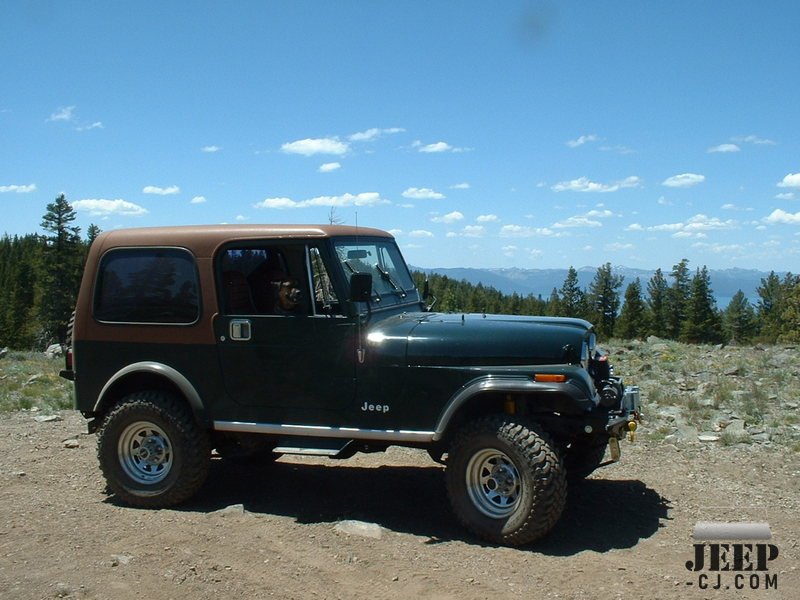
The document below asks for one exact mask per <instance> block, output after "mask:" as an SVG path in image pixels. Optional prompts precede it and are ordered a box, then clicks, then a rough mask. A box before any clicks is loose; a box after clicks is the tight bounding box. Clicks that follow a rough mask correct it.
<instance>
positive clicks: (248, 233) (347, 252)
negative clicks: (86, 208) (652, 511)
mask: <svg viewBox="0 0 800 600" xmlns="http://www.w3.org/2000/svg"><path fill="white" fill-rule="evenodd" d="M427 287H428V286H427V284H426V285H425V286H424V288H425V289H424V290H423V291H422V292H421V291H420V290H419V289H418V288H417V287H416V286H415V284H414V280H413V279H412V276H411V274H410V272H409V269H408V267H407V266H406V263H405V262H404V260H403V257H402V255H401V254H400V251H399V249H398V247H397V245H396V243H395V240H394V238H393V237H392V236H391V235H390V234H388V233H386V232H384V231H380V230H377V229H366V228H358V227H345V226H320V225H252V226H239V225H215V226H187V227H163V228H141V229H127V230H116V231H110V232H106V233H103V234H102V235H100V236H99V237H98V238H97V239H96V240H95V241H94V243H93V244H92V246H91V249H90V251H89V254H88V257H87V261H86V267H85V271H84V275H83V279H82V282H81V287H80V291H79V294H78V299H77V305H76V311H75V317H74V323H73V324H72V327H71V340H70V343H69V347H68V349H67V353H66V362H67V364H66V368H65V369H64V370H63V371H62V373H61V375H62V376H63V377H65V378H67V379H69V380H72V381H73V382H74V386H75V406H76V408H77V409H78V410H79V411H80V412H81V413H82V414H83V415H84V417H85V418H86V419H87V420H88V429H89V433H95V432H96V434H97V454H98V459H99V463H100V469H101V471H102V473H103V475H104V477H105V479H106V481H107V484H108V490H109V491H110V493H112V494H113V495H114V496H115V497H116V498H118V499H119V500H120V501H122V502H123V503H126V504H129V505H133V506H139V507H150V508H158V507H166V506H171V505H175V504H177V503H180V502H183V501H185V500H187V499H188V498H189V497H191V496H192V495H193V494H195V493H196V492H197V491H198V490H199V489H200V487H201V486H202V485H203V482H204V481H205V479H206V476H207V473H208V469H209V464H210V461H211V457H212V451H213V452H214V453H215V454H216V455H218V456H219V457H221V458H222V459H223V460H224V459H228V460H236V461H250V462H254V463H261V464H263V463H267V462H269V461H272V460H274V459H276V458H277V457H279V456H281V455H283V454H302V455H314V456H327V457H330V458H348V457H351V456H353V455H354V454H355V453H356V452H375V451H383V450H385V449H386V448H387V447H389V446H391V445H399V446H406V447H411V448H420V449H425V450H427V452H428V453H429V454H430V456H431V457H432V459H433V460H436V461H438V462H440V463H442V464H444V465H445V466H446V468H445V475H444V478H445V487H446V490H447V495H448V496H449V500H450V503H451V505H452V509H453V512H454V513H455V515H456V517H457V518H458V520H459V521H460V522H461V523H462V524H463V525H464V526H465V527H466V528H467V529H468V530H470V531H471V532H473V533H474V534H475V535H476V536H478V537H480V538H482V539H484V540H487V541H490V542H492V543H497V544H504V545H511V546H516V545H521V544H527V543H529V542H532V541H533V540H536V539H538V538H540V537H541V536H543V535H545V534H546V533H547V532H548V531H549V530H551V529H552V527H553V526H554V525H555V523H556V521H557V520H558V519H559V517H560V515H561V513H562V511H563V509H564V504H565V501H566V490H567V478H568V477H570V478H580V477H585V476H586V475H588V474H589V473H591V472H592V471H593V470H594V469H595V468H597V467H598V466H600V465H601V463H602V461H603V458H604V453H605V451H606V448H607V447H608V448H609V449H610V456H611V459H612V461H616V460H618V459H619V455H620V451H619V442H618V440H620V439H623V438H624V437H625V436H626V434H628V433H629V432H630V433H631V435H632V432H633V430H634V429H635V427H636V421H637V420H638V402H639V394H638V390H637V389H636V388H632V387H631V388H626V387H625V386H624V385H623V381H622V378H620V377H617V376H615V375H614V374H613V370H612V368H611V366H610V364H609V362H608V358H607V355H606V354H605V353H604V352H603V351H601V350H600V349H599V348H598V347H597V345H596V336H595V334H594V332H593V330H592V326H591V324H589V323H588V322H586V321H583V320H580V319H568V318H548V317H538V316H508V315H488V314H445V313H437V312H432V310H431V305H432V304H434V303H435V299H434V300H433V301H432V302H431V305H429V304H428V302H429V300H431V298H433V295H432V294H431V293H430V292H429V290H428V289H427Z"/></svg>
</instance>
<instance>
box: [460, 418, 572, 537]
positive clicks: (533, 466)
mask: <svg viewBox="0 0 800 600" xmlns="http://www.w3.org/2000/svg"><path fill="white" fill-rule="evenodd" d="M445 478H446V483H447V492H448V496H449V497H450V502H451V505H452V507H453V510H454V512H455V513H456V516H457V517H458V519H459V520H460V521H461V522H462V523H463V524H464V526H465V527H466V528H467V529H469V530H470V531H472V532H473V533H475V534H476V535H478V536H479V537H481V538H483V539H485V540H488V541H490V542H493V543H497V544H504V545H508V546H519V545H522V544H527V543H530V542H532V541H534V540H536V539H539V538H541V537H542V536H544V535H545V534H547V533H548V532H549V531H550V530H551V529H552V528H553V526H554V525H555V524H556V522H557V521H558V519H559V517H560V516H561V513H562V511H563V510H564V505H565V503H566V495H567V486H566V478H565V473H564V468H563V465H562V463H561V460H560V458H559V456H558V454H557V453H556V451H555V450H554V446H553V443H552V442H551V441H550V438H549V436H548V435H547V434H546V433H544V431H542V430H541V429H540V428H539V426H538V425H536V424H535V423H523V422H517V421H516V420H514V418H513V417H507V416H503V415H498V416H491V417H484V418H482V419H478V420H477V421H474V422H472V423H470V424H468V425H467V426H466V427H465V428H464V430H463V431H461V432H460V433H459V434H458V436H457V437H456V439H455V440H454V442H453V445H452V447H451V448H450V453H449V456H448V461H447V471H446V472H445Z"/></svg>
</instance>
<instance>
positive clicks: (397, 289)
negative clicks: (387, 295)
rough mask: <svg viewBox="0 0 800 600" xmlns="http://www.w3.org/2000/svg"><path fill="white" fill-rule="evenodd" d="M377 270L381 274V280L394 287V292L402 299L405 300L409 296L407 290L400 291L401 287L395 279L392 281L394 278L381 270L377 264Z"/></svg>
mask: <svg viewBox="0 0 800 600" xmlns="http://www.w3.org/2000/svg"><path fill="white" fill-rule="evenodd" d="M375 270H376V271H377V272H378V273H380V274H381V279H383V280H384V281H387V282H389V285H391V286H392V288H393V289H394V291H395V292H397V293H398V295H399V296H400V297H401V298H405V297H406V296H407V295H408V294H406V292H405V290H402V289H400V286H399V285H397V284H396V283H395V281H394V279H392V276H391V275H390V274H389V271H384V270H383V269H381V266H380V265H379V264H378V263H375Z"/></svg>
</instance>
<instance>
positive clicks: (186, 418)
mask: <svg viewBox="0 0 800 600" xmlns="http://www.w3.org/2000/svg"><path fill="white" fill-rule="evenodd" d="M210 453H211V449H210V447H209V436H208V434H207V432H205V431H203V430H202V429H200V428H199V427H198V425H197V423H196V422H195V420H194V418H193V416H192V414H191V412H190V411H189V409H188V407H187V406H186V405H185V404H184V403H182V402H180V401H178V400H177V399H176V398H174V397H173V396H171V395H169V394H166V393H163V392H157V391H153V392H139V393H134V394H131V395H129V396H126V397H125V398H124V399H123V400H122V402H121V403H120V404H118V405H117V406H116V407H114V408H113V409H112V410H111V411H110V412H109V413H108V415H106V417H105V419H104V420H103V424H102V425H101V426H100V429H99V430H98V434H97V456H98V459H99V461H100V469H101V470H102V472H103V475H104V476H105V479H106V482H107V483H108V487H109V489H110V490H111V491H112V492H113V493H114V495H115V496H117V497H118V498H119V499H120V500H122V501H123V502H126V503H127V504H132V505H134V506H144V507H148V508H160V507H164V506H172V505H174V504H178V503H180V502H183V501H184V500H186V499H188V498H189V497H190V496H192V495H193V494H194V493H195V492H196V491H197V490H198V489H199V488H200V486H201V485H203V482H204V481H205V478H206V475H207V474H208V466H209V457H210Z"/></svg>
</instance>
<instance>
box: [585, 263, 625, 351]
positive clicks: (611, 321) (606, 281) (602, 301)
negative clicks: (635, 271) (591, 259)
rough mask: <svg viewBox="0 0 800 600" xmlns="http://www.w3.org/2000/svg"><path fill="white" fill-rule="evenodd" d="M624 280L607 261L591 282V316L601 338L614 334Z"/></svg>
mask: <svg viewBox="0 0 800 600" xmlns="http://www.w3.org/2000/svg"><path fill="white" fill-rule="evenodd" d="M623 281H624V277H622V276H621V275H614V273H613V271H612V269H611V263H606V264H604V265H603V266H602V267H598V269H597V273H595V276H594V280H593V281H592V283H590V284H589V294H588V296H587V301H588V304H589V317H590V320H591V321H592V322H593V323H594V326H595V330H596V331H597V335H598V336H600V337H601V338H605V339H608V338H610V337H613V336H614V327H615V326H616V323H617V315H618V313H619V305H620V300H619V288H620V287H621V286H622V282H623Z"/></svg>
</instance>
